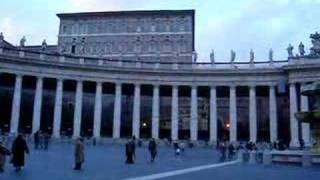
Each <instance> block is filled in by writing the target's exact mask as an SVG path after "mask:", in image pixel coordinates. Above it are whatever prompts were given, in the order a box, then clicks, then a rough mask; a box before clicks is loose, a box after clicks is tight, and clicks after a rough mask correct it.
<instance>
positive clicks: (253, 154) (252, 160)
mask: <svg viewBox="0 0 320 180" xmlns="http://www.w3.org/2000/svg"><path fill="white" fill-rule="evenodd" d="M256 155H257V153H256V152H255V151H251V152H249V164H256Z"/></svg>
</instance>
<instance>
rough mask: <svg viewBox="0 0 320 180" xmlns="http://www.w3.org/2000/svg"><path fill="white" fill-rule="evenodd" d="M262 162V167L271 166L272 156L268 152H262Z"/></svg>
mask: <svg viewBox="0 0 320 180" xmlns="http://www.w3.org/2000/svg"><path fill="white" fill-rule="evenodd" d="M262 162H263V164H264V165H271V164H272V155H271V153H270V152H269V151H268V152H266V151H265V152H263V158H262Z"/></svg>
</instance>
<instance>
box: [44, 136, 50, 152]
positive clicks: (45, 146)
mask: <svg viewBox="0 0 320 180" xmlns="http://www.w3.org/2000/svg"><path fill="white" fill-rule="evenodd" d="M43 136H44V137H43V139H44V149H45V150H48V149H49V141H50V135H49V133H48V132H46V133H44V134H43Z"/></svg>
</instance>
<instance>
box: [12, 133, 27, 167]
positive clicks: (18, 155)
mask: <svg viewBox="0 0 320 180" xmlns="http://www.w3.org/2000/svg"><path fill="white" fill-rule="evenodd" d="M11 152H12V154H13V156H12V160H11V162H12V164H13V166H14V167H15V168H16V171H20V170H21V168H23V167H24V164H25V153H27V154H29V148H28V145H27V142H26V141H25V139H24V138H23V136H22V135H21V134H19V135H18V136H17V138H16V139H15V140H14V142H13V144H12V149H11Z"/></svg>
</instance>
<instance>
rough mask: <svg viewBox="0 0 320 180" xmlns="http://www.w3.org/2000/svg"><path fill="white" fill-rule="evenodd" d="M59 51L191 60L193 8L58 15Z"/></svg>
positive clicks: (122, 56)
mask: <svg viewBox="0 0 320 180" xmlns="http://www.w3.org/2000/svg"><path fill="white" fill-rule="evenodd" d="M58 17H59V18H60V30H59V36H58V49H59V50H60V52H61V53H67V54H75V55H81V56H95V57H108V58H112V59H122V60H140V61H143V60H148V61H159V62H173V61H177V62H191V60H192V59H191V54H192V52H193V51H194V11H193V10H180V11H178V10H176V11H122V12H94V13H71V14H58Z"/></svg>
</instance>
